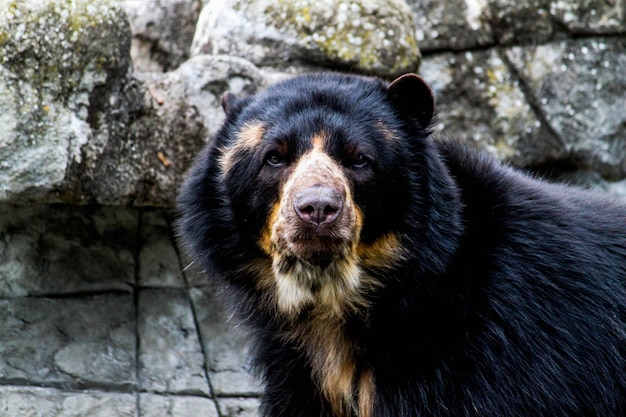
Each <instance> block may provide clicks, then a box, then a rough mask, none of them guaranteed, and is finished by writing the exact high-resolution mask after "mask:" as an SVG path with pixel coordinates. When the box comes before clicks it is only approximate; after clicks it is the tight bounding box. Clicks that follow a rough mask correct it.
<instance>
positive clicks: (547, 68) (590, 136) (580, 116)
mask: <svg viewBox="0 0 626 417" xmlns="http://www.w3.org/2000/svg"><path fill="white" fill-rule="evenodd" d="M507 57H508V58H509V59H510V61H511V63H512V64H513V65H514V67H515V70H516V71H517V72H519V74H520V76H521V77H522V79H523V80H524V84H526V85H527V86H528V90H529V93H530V94H531V96H530V97H528V98H529V101H530V102H531V103H533V105H534V107H535V108H537V109H539V111H540V112H541V113H542V115H543V118H544V119H545V120H546V121H547V123H548V124H549V125H550V129H551V130H552V131H553V132H555V134H556V135H558V137H559V140H560V142H561V143H562V145H561V146H562V151H561V154H562V155H563V157H567V159H568V160H569V161H571V163H573V164H574V165H575V167H577V168H579V169H589V170H592V171H595V172H598V173H599V174H600V175H601V176H602V177H604V178H605V179H609V180H618V179H622V178H624V177H626V145H625V136H624V126H625V125H626V112H625V111H624V109H626V94H625V92H626V78H624V77H621V76H616V75H617V74H619V73H620V71H622V69H623V68H626V41H625V40H624V39H623V38H612V39H611V38H609V39H606V38H596V39H593V38H591V39H578V40H569V41H560V42H554V43H549V44H544V45H539V46H535V47H525V48H521V47H517V48H512V49H510V50H508V51H507Z"/></svg>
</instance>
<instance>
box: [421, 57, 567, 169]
mask: <svg viewBox="0 0 626 417" xmlns="http://www.w3.org/2000/svg"><path fill="white" fill-rule="evenodd" d="M420 73H421V75H422V76H423V77H424V79H425V80H426V81H427V82H428V83H430V84H431V86H432V87H433V91H434V94H435V98H436V101H437V108H438V117H437V120H438V123H437V124H436V125H435V132H436V134H437V135H439V136H441V137H444V138H447V137H450V138H456V139H462V140H465V141H468V142H472V143H475V144H476V145H478V146H479V147H481V148H483V149H486V150H488V151H489V152H491V153H493V154H495V155H496V156H498V157H499V158H500V159H503V160H506V161H508V162H511V163H513V164H515V165H517V166H521V167H526V166H532V165H537V164H542V163H545V162H546V161H548V160H552V159H558V158H559V157H561V156H562V154H563V150H562V146H561V143H560V140H559V138H557V137H556V136H554V135H553V134H552V132H551V131H550V130H549V129H548V126H546V125H545V124H544V123H543V122H542V119H541V118H540V117H539V116H538V115H537V114H536V113H535V111H534V109H533V108H532V107H531V106H530V104H529V103H528V102H527V100H526V96H525V93H524V91H523V90H522V86H520V83H519V81H518V79H517V78H516V76H515V75H514V74H513V73H512V72H511V71H510V68H509V66H508V65H507V62H506V61H505V60H504V59H503V58H502V57H501V56H500V55H499V53H498V52H497V51H496V50H487V51H476V52H466V53H464V54H451V53H448V54H440V55H437V56H436V57H433V58H430V57H426V58H425V59H424V62H423V64H422V68H421V71H420Z"/></svg>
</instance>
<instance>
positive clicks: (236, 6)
mask: <svg viewBox="0 0 626 417" xmlns="http://www.w3.org/2000/svg"><path fill="white" fill-rule="evenodd" d="M191 54H192V55H198V54H213V55H216V54H226V55H231V56H238V57H243V58H246V59H249V60H250V61H252V62H253V63H254V64H256V65H257V66H259V67H269V68H274V69H279V70H281V71H285V70H287V71H301V70H302V69H303V68H308V69H311V68H312V67H317V68H319V67H320V66H326V67H330V66H332V67H335V68H344V69H350V70H351V71H358V72H364V73H368V74H376V75H380V76H383V77H393V76H396V75H399V74H402V73H405V72H413V71H415V70H416V69H417V68H418V66H419V59H420V54H419V49H418V46H417V41H416V38H415V29H414V23H413V19H412V15H411V11H410V9H409V8H408V7H407V5H406V3H405V2H404V0H390V1H389V0H388V1H381V0H352V1H346V2H337V1H334V0H319V1H311V0H296V1H292V0H281V1H270V0H252V1H248V0H246V1H244V0H224V1H219V2H218V1H214V2H209V3H208V4H207V5H206V6H205V7H204V8H203V10H202V12H201V14H200V18H199V21H198V27H197V29H196V33H195V36H194V40H193V43H192V47H191ZM298 68H300V70H298Z"/></svg>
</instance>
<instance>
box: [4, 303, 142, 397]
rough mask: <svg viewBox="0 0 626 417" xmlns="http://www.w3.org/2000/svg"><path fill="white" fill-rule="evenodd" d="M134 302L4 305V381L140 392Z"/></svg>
mask: <svg viewBox="0 0 626 417" xmlns="http://www.w3.org/2000/svg"><path fill="white" fill-rule="evenodd" d="M132 307H133V306H132V296H131V295H129V294H128V295H127V294H123V295H102V296H93V297H84V298H67V299H63V298H62V299H45V298H33V299H29V298H18V299H9V300H0V327H1V328H2V329H3V330H2V332H0V380H3V381H11V382H13V383H25V384H37V385H41V384H63V385H64V386H67V387H73V388H74V389H80V388H84V387H86V386H89V387H100V388H113V389H117V390H121V391H126V390H128V389H130V388H132V387H134V386H135V383H136V382H135V380H136V373H135V369H136V362H135V354H134V352H135V338H136V336H135V334H134V323H135V322H134V312H133V308H132Z"/></svg>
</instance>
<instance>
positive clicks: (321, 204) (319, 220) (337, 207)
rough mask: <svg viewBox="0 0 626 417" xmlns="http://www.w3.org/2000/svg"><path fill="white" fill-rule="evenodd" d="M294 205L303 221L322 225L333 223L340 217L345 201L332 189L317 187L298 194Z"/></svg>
mask: <svg viewBox="0 0 626 417" xmlns="http://www.w3.org/2000/svg"><path fill="white" fill-rule="evenodd" d="M293 205H294V209H295V210H296V213H297V214H298V217H300V218H301V219H302V220H304V221H305V222H307V223H313V224H316V225H321V224H324V223H332V222H333V221H335V220H336V219H337V217H339V214H340V213H341V208H342V207H343V201H342V198H341V195H340V194H339V193H338V192H336V191H335V190H333V189H332V188H330V187H326V186H323V185H316V186H313V187H309V188H307V189H305V190H304V191H302V192H300V193H298V194H297V195H296V198H295V199H294V201H293Z"/></svg>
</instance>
